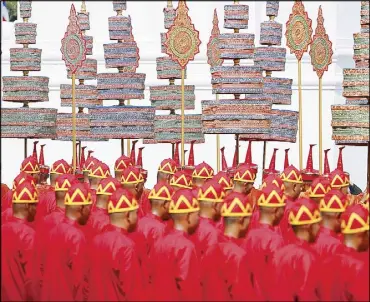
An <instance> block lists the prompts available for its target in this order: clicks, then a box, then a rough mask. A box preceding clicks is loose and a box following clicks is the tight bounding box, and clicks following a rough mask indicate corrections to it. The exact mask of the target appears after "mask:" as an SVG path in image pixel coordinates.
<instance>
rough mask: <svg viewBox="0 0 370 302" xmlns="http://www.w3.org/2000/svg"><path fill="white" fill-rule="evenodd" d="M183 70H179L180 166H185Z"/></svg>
mask: <svg viewBox="0 0 370 302" xmlns="http://www.w3.org/2000/svg"><path fill="white" fill-rule="evenodd" d="M184 150H185V68H182V69H181V166H182V167H183V166H185V151H184Z"/></svg>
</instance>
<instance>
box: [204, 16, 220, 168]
mask: <svg viewBox="0 0 370 302" xmlns="http://www.w3.org/2000/svg"><path fill="white" fill-rule="evenodd" d="M212 23H213V27H212V31H211V36H210V37H209V41H208V44H207V56H208V60H207V63H208V64H209V65H210V66H211V68H213V67H216V66H222V63H223V61H224V60H223V59H221V54H220V49H219V47H218V45H219V43H220V41H219V38H218V37H219V35H220V29H219V27H218V17H217V10H216V9H215V10H214V12H213V21H212ZM219 99H220V98H219V95H218V94H216V101H217V102H218V101H219ZM216 161H217V172H220V170H221V169H220V134H216Z"/></svg>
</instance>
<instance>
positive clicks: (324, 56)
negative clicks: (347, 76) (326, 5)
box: [310, 6, 333, 78]
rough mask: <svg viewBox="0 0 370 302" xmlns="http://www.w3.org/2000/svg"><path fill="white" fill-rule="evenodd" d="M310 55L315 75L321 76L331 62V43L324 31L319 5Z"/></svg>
mask: <svg viewBox="0 0 370 302" xmlns="http://www.w3.org/2000/svg"><path fill="white" fill-rule="evenodd" d="M310 56H311V63H312V66H313V70H314V71H316V73H317V76H318V77H319V78H321V77H322V76H323V74H324V72H325V71H327V70H328V67H329V65H330V64H331V63H332V56H333V50H332V43H331V41H330V40H329V37H328V35H327V34H326V31H325V27H324V18H323V16H322V9H321V6H320V8H319V14H318V17H317V27H316V30H315V35H314V36H313V41H312V44H311V49H310Z"/></svg>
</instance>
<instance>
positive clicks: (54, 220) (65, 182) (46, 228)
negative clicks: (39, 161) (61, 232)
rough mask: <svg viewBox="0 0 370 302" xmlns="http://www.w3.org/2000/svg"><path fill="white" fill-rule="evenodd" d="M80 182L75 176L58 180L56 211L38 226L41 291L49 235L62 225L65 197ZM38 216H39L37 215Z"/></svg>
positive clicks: (44, 218) (65, 175)
mask: <svg viewBox="0 0 370 302" xmlns="http://www.w3.org/2000/svg"><path fill="white" fill-rule="evenodd" d="M78 183H79V181H78V179H77V178H76V177H75V175H73V174H62V175H59V177H58V178H57V179H56V182H55V189H54V202H55V204H56V206H55V209H54V211H53V212H51V213H50V214H48V215H46V216H45V217H41V220H40V221H39V222H38V223H37V226H36V244H35V245H36V248H35V249H36V257H37V265H39V268H40V270H39V272H38V276H36V278H38V279H39V283H40V290H41V287H42V279H43V275H44V266H45V259H46V256H47V255H46V253H47V251H48V244H49V234H50V231H51V230H52V229H53V228H54V227H55V226H57V225H58V224H59V223H61V222H62V221H63V220H64V218H65V204H64V201H65V196H66V194H67V191H68V189H69V188H70V187H71V186H73V185H75V184H78ZM36 216H37V215H36Z"/></svg>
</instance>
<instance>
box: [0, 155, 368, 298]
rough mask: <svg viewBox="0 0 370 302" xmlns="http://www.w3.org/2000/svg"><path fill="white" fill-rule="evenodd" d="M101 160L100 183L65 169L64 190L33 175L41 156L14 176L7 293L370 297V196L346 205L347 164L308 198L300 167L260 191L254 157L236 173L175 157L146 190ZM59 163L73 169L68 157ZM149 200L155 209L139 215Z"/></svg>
mask: <svg viewBox="0 0 370 302" xmlns="http://www.w3.org/2000/svg"><path fill="white" fill-rule="evenodd" d="M124 160H125V158H123V161H122V160H121V162H124ZM126 160H127V159H126ZM91 162H94V164H92V165H91V166H89V167H88V168H87V167H86V168H87V170H88V171H87V172H88V175H90V186H89V185H87V184H81V183H79V181H78V180H77V178H76V177H74V176H73V175H71V174H62V175H59V174H57V175H59V176H56V177H53V176H52V177H51V178H52V183H54V184H55V185H54V192H52V191H50V192H47V193H45V192H42V194H37V190H36V185H35V181H34V179H32V177H30V175H37V170H38V169H37V162H36V163H35V162H34V161H32V159H28V164H22V167H26V168H25V169H23V170H24V171H25V172H28V174H27V175H26V176H25V175H24V174H22V175H23V178H22V176H20V177H19V178H18V180H17V182H14V186H13V190H12V195H11V196H12V198H11V202H12V207H11V209H12V211H11V215H10V216H8V218H6V220H7V222H6V223H5V224H3V225H2V235H3V236H2V237H3V238H4V239H3V240H4V241H3V243H4V244H3V253H2V264H3V266H2V276H3V280H2V288H5V289H6V290H5V291H2V298H4V300H26V299H27V300H30V299H34V300H39V299H41V300H50V301H53V300H68V301H71V300H146V299H149V300H201V299H203V300H252V301H254V300H267V301H272V300H280V301H281V300H287V301H289V300H291V301H295V300H298V301H300V300H311V299H314V300H336V299H341V300H345V301H346V300H351V301H355V300H358V301H361V299H362V298H363V297H366V295H367V296H368V287H366V286H365V285H366V284H367V283H366V280H367V279H366V278H368V262H366V259H367V256H368V239H369V238H368V236H369V235H368V232H369V213H368V195H367V199H366V198H365V202H364V203H363V205H356V206H352V207H348V208H347V204H348V199H347V196H346V194H345V192H346V188H347V190H348V185H349V182H348V178H346V175H345V174H344V173H343V171H340V170H335V171H333V172H332V173H331V174H330V176H329V185H328V183H327V180H326V179H325V178H322V179H319V180H315V182H313V183H312V185H311V187H310V189H309V190H308V194H309V197H310V198H312V199H309V198H301V199H299V198H298V196H299V195H300V193H301V189H300V188H301V187H302V185H303V182H302V177H301V175H300V172H299V171H298V170H297V169H295V168H294V167H293V166H289V167H288V168H287V169H285V170H284V172H283V173H282V175H281V177H275V176H273V175H272V176H270V177H267V178H266V179H265V182H264V184H263V186H262V187H264V188H262V190H255V189H254V188H253V183H254V180H255V176H256V171H255V169H254V168H253V167H251V166H248V165H242V166H240V167H239V168H238V169H237V170H236V172H235V175H234V177H233V182H231V180H230V178H229V177H228V175H227V174H225V173H224V174H222V173H219V174H218V175H217V176H215V177H214V176H213V170H212V169H211V168H210V167H209V166H208V165H207V164H205V163H202V164H200V165H198V166H197V167H196V169H195V170H194V171H196V172H195V177H194V178H192V177H191V176H190V175H189V174H188V173H186V172H184V171H178V172H175V170H176V164H175V163H174V162H173V161H172V160H171V159H168V160H164V161H163V162H162V163H161V165H160V167H159V169H158V180H159V182H158V184H157V185H156V186H155V187H154V188H153V190H151V191H150V193H149V194H148V195H147V197H146V198H145V199H141V196H143V195H142V188H143V182H144V177H143V175H142V174H141V172H140V170H139V169H136V168H135V167H132V166H129V165H128V164H127V165H126V167H125V168H124V169H123V170H122V171H116V172H120V173H116V178H119V179H120V181H118V180H117V179H114V178H112V177H110V176H108V175H109V169H107V167H105V166H106V165H105V166H104V164H103V163H100V162H99V161H97V160H91ZM128 162H129V161H128V160H127V163H128ZM53 166H54V165H53ZM57 166H58V169H61V170H63V172H65V173H66V172H67V173H68V172H70V171H69V170H68V164H66V163H60V164H59V165H57ZM30 167H31V168H30ZM54 168H55V167H52V171H55V169H54ZM30 172H32V173H30ZM53 174H54V173H51V175H53ZM117 174H118V176H117ZM94 176H95V177H94ZM96 176H99V177H96ZM193 176H194V173H193ZM96 178H98V180H96ZM193 179H194V180H195V184H196V189H194V188H193V185H192V181H193ZM92 188H96V190H95V191H94V189H92ZM341 190H342V191H343V192H341ZM51 192H52V193H53V194H51ZM43 195H44V196H45V195H49V196H51V195H54V196H55V197H54V207H53V210H51V213H50V214H48V215H45V216H44V217H41V218H40V216H38V217H37V216H36V219H35V214H36V207H35V204H37V203H41V198H42V196H43ZM297 198H298V199H297ZM50 200H52V199H50ZM39 201H40V202H39ZM44 203H45V202H44ZM51 203H53V202H50V204H51ZM366 207H367V208H366ZM37 208H38V207H37ZM141 208H146V209H148V210H145V211H144V212H143V213H142V214H141V215H140V214H139V215H138V211H139V210H140V209H141ZM38 210H39V209H37V212H38ZM344 211H346V212H345V213H344V214H342V213H343V212H344ZM3 214H4V212H3ZM137 216H141V217H140V218H139V219H138V218H137ZM220 218H221V219H220ZM32 220H35V222H34V223H33V224H32V223H28V222H27V221H29V222H31V221H32ZM338 226H340V228H338ZM338 230H339V231H340V230H341V231H342V233H343V236H342V237H341V236H338ZM334 255H335V257H334ZM333 267H335V268H337V269H338V267H340V268H341V269H342V271H343V272H345V273H344V274H343V275H342V274H340V276H339V275H338V274H335V271H336V270H334V269H332V268H333ZM19 268H22V270H20V269H19ZM328 268H330V269H328ZM4 276H5V278H4ZM366 276H367V277H366ZM366 290H367V291H366Z"/></svg>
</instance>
